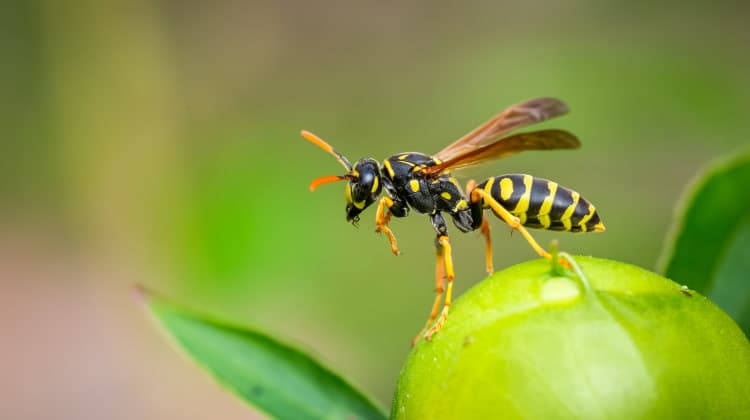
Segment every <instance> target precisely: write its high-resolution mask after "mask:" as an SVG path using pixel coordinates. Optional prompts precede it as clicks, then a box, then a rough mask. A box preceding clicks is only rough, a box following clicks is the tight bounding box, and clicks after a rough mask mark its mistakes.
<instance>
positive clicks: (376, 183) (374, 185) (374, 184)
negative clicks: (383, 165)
mask: <svg viewBox="0 0 750 420" xmlns="http://www.w3.org/2000/svg"><path fill="white" fill-rule="evenodd" d="M378 178H380V177H379V176H376V177H375V179H374V180H373V181H372V189H371V190H370V192H371V193H373V194H375V191H377V190H378V187H379V186H380V180H379V179H378Z"/></svg>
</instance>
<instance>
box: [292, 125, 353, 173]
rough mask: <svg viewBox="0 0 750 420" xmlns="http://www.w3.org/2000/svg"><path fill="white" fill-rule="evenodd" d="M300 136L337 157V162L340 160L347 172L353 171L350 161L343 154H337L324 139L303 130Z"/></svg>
mask: <svg viewBox="0 0 750 420" xmlns="http://www.w3.org/2000/svg"><path fill="white" fill-rule="evenodd" d="M300 134H301V135H302V137H304V138H305V140H307V141H309V142H310V143H312V144H314V145H316V146H318V147H320V148H321V149H323V150H325V151H326V152H328V153H330V154H331V155H333V157H335V158H336V160H338V161H339V163H340V164H341V165H343V166H344V168H346V170H347V171H351V170H352V164H351V163H349V159H347V158H346V157H344V155H342V154H341V153H339V152H337V151H336V150H335V149H334V148H333V147H331V145H330V144H328V143H326V142H325V141H323V139H321V138H320V137H318V136H316V135H315V134H313V133H311V132H309V131H307V130H302V131H301V132H300Z"/></svg>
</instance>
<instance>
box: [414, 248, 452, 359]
mask: <svg viewBox="0 0 750 420" xmlns="http://www.w3.org/2000/svg"><path fill="white" fill-rule="evenodd" d="M444 291H445V254H443V248H442V247H437V264H436V265H435V293H436V296H435V302H433V304H432V311H431V312H430V317H429V318H428V319H427V322H426V323H425V324H424V327H422V329H421V330H420V331H419V334H417V336H416V337H414V338H413V339H412V340H411V345H412V347H414V345H415V344H417V341H419V339H420V338H422V336H423V335H424V333H425V332H426V331H427V329H428V328H429V327H430V325H432V321H434V320H435V318H437V316H438V312H439V311H440V301H441V300H442V298H443V292H444Z"/></svg>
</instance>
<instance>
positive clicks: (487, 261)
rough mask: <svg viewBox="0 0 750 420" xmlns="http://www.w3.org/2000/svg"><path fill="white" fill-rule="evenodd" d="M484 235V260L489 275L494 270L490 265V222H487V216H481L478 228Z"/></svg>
mask: <svg viewBox="0 0 750 420" xmlns="http://www.w3.org/2000/svg"><path fill="white" fill-rule="evenodd" d="M479 231H480V232H482V236H484V261H485V265H486V267H487V274H489V275H491V274H492V273H494V272H495V268H494V267H493V265H492V239H490V224H489V223H488V222H487V218H486V217H483V218H482V226H481V227H480V228H479Z"/></svg>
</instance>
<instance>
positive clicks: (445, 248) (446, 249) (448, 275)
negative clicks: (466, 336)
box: [424, 235, 455, 341]
mask: <svg viewBox="0 0 750 420" xmlns="http://www.w3.org/2000/svg"><path fill="white" fill-rule="evenodd" d="M438 247H440V248H441V249H442V253H443V262H444V265H445V279H446V280H447V282H448V287H447V288H446V290H445V302H444V303H443V311H442V312H441V313H440V318H438V320H437V322H435V325H433V326H432V328H430V329H429V330H427V333H425V335H424V338H425V340H427V341H430V339H432V336H433V335H434V334H435V333H436V332H438V331H440V328H441V327H442V326H443V324H445V321H446V320H447V319H448V311H449V310H450V307H451V296H452V294H453V278H454V277H455V274H454V273H453V254H452V252H451V244H450V241H449V240H448V236H447V235H443V236H440V237H439V238H438Z"/></svg>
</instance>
